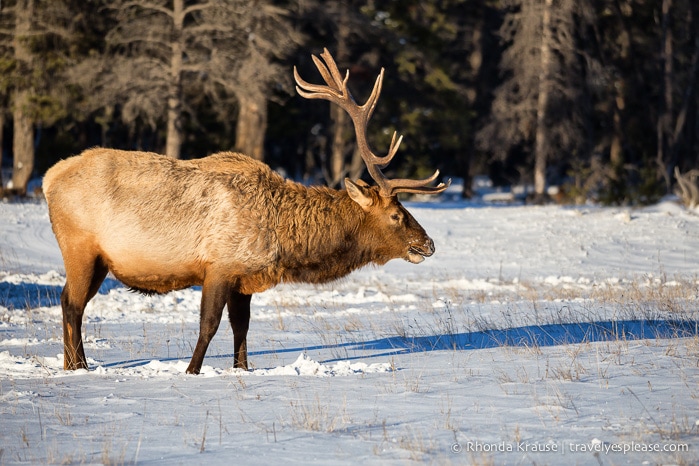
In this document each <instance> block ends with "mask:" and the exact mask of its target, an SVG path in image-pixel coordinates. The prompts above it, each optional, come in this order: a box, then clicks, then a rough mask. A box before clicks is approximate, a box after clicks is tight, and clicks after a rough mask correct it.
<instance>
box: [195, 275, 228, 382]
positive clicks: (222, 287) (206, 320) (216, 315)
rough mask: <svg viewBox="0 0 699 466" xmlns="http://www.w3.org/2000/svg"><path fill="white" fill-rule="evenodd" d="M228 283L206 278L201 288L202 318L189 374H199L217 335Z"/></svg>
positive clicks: (226, 296)
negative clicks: (205, 356)
mask: <svg viewBox="0 0 699 466" xmlns="http://www.w3.org/2000/svg"><path fill="white" fill-rule="evenodd" d="M228 288H229V286H228V284H227V283H225V282H223V283H221V282H218V281H216V279H211V280H208V281H207V280H204V286H203V287H202V290H201V320H200V322H199V339H197V346H195V347H194V354H193V355H192V360H191V361H190V363H189V367H187V373H188V374H198V373H199V371H200V370H201V365H202V363H203V362H204V355H205V354H206V350H207V348H208V347H209V343H210V342H211V339H212V338H213V337H214V335H216V330H218V325H219V324H220V323H221V315H222V314H223V306H225V305H226V299H227V298H228Z"/></svg>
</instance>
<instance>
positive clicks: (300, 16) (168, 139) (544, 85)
mask: <svg viewBox="0 0 699 466" xmlns="http://www.w3.org/2000/svg"><path fill="white" fill-rule="evenodd" d="M323 47H327V48H328V49H329V50H330V52H331V53H332V54H333V56H334V57H335V59H336V61H337V63H338V65H339V67H340V69H341V70H345V69H349V70H350V76H351V77H350V88H351V89H352V92H353V94H354V95H355V97H356V98H357V99H358V100H359V101H363V100H364V99H366V97H367V96H368V94H369V92H370V90H371V87H372V86H373V83H374V80H375V79H376V76H377V75H378V73H379V71H380V69H381V68H382V67H384V68H385V69H386V77H385V80H384V86H383V92H382V95H381V98H380V99H379V103H378V107H377V111H376V113H375V115H374V117H373V119H372V121H371V122H370V124H369V129H368V130H369V134H370V142H371V144H372V145H373V147H374V148H375V151H376V152H381V151H383V150H385V149H386V148H387V147H388V146H389V143H390V138H391V135H392V133H393V131H394V130H395V131H398V132H399V133H400V134H403V135H404V142H403V144H402V146H401V150H400V152H399V155H398V156H397V157H396V159H395V161H394V163H393V164H392V165H391V166H390V167H388V168H387V170H386V173H387V175H388V176H401V177H406V176H410V177H422V176H425V175H429V174H430V173H431V170H433V169H434V168H435V167H437V168H440V169H441V170H442V173H444V174H448V175H451V176H454V177H459V178H461V179H463V180H464V183H463V193H462V194H463V195H464V196H465V197H470V196H471V195H472V194H473V183H472V180H473V177H474V174H486V175H488V176H489V177H490V179H491V180H492V181H493V182H494V183H495V184H496V185H503V186H511V185H516V184H519V185H527V186H531V193H530V194H531V196H530V199H532V200H534V201H542V200H546V199H547V195H548V194H550V193H552V192H555V191H551V190H549V187H551V186H556V187H559V191H558V194H557V195H556V199H558V200H562V201H568V202H586V201H589V200H593V201H597V202H602V203H609V204H642V203H651V202H654V201H656V200H657V199H658V198H660V197H661V196H663V195H665V194H667V193H670V192H672V191H673V190H674V189H676V184H677V182H678V180H679V181H680V182H681V183H680V188H682V189H685V191H686V190H687V189H689V190H690V191H691V190H692V189H696V178H697V176H696V175H697V174H699V171H696V169H697V168H699V105H698V103H699V100H698V98H697V92H698V89H697V81H699V76H698V64H697V61H698V56H699V2H697V1H695V0H441V1H438V0H420V1H413V0H401V1H391V0H373V1H333V0H330V1H318V0H289V1H281V0H280V1H271V0H267V1H263V0H260V1H238V0H231V1H224V0H115V1H106V0H0V129H1V131H0V147H1V148H2V168H3V170H2V173H3V189H4V192H5V194H6V195H8V194H12V195H20V196H21V195H25V194H26V193H27V185H28V183H29V181H30V180H31V179H32V178H36V177H40V176H41V175H42V174H43V173H44V172H45V171H46V169H47V168H48V167H50V166H51V165H52V164H54V163H55V162H56V161H58V160H59V159H62V158H66V157H68V156H70V155H73V154H77V153H79V152H80V151H82V150H84V149H86V148H88V147H93V146H105V147H113V148H118V149H129V150H148V151H154V152H159V153H163V154H167V155H169V156H172V157H179V158H195V157H202V156H205V155H208V154H211V153H214V152H217V151H221V150H238V151H241V152H244V153H247V154H248V155H251V156H253V157H255V158H258V159H261V160H264V161H265V162H266V163H268V164H270V165H271V166H272V167H273V168H275V169H278V170H280V171H282V172H283V173H285V174H286V176H288V177H289V178H293V179H296V180H299V181H302V182H305V183H309V184H310V183H322V184H327V185H329V186H334V187H339V186H340V185H341V180H342V179H343V178H344V177H345V176H351V177H360V176H362V173H363V164H362V162H361V159H360V158H359V157H358V156H357V154H355V149H354V145H353V142H354V133H353V130H352V127H351V123H350V121H349V119H348V118H347V117H346V116H345V114H344V113H343V112H342V111H340V110H338V109H337V108H332V107H329V105H328V104H327V103H321V102H319V101H307V100H304V99H302V98H300V97H299V96H298V95H296V93H295V90H294V85H293V77H292V76H293V75H292V70H293V67H294V66H297V68H298V69H299V73H300V74H301V76H303V77H304V78H305V79H306V80H308V81H311V82H321V78H320V75H319V74H318V73H317V71H315V69H314V65H313V62H312V61H311V54H318V53H319V52H321V51H322V49H323ZM682 181H684V183H682ZM688 182H690V184H691V186H690V187H689V188H687V183H688ZM692 186H694V188H692ZM697 193H698V194H697V201H698V202H699V190H697Z"/></svg>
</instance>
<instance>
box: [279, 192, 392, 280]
mask: <svg viewBox="0 0 699 466" xmlns="http://www.w3.org/2000/svg"><path fill="white" fill-rule="evenodd" d="M283 198H284V201H283V202H282V203H281V206H280V207H281V208H280V209H279V222H278V230H277V238H278V241H279V245H280V256H279V266H280V270H281V280H282V281H285V282H304V283H325V282H329V281H333V280H337V279H339V278H341V277H344V276H345V275H347V274H349V273H350V272H352V271H353V270H356V269H358V268H360V267H362V266H364V265H367V264H369V263H371V262H374V261H377V259H379V260H380V258H377V257H376V253H374V252H373V250H372V247H371V245H370V242H369V241H368V240H367V237H368V236H370V235H367V234H366V232H365V231H364V230H365V228H366V225H365V217H366V213H365V212H364V211H363V210H362V208H361V207H360V206H359V205H358V204H357V203H356V202H354V201H353V200H352V199H350V197H349V196H348V194H347V191H344V190H340V191H338V190H335V189H331V188H325V187H310V188H306V187H304V186H300V185H298V184H296V183H288V184H287V192H286V193H285V196H283Z"/></svg>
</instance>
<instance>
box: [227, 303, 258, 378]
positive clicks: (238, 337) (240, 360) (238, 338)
mask: <svg viewBox="0 0 699 466" xmlns="http://www.w3.org/2000/svg"><path fill="white" fill-rule="evenodd" d="M251 298H252V295H249V294H241V293H238V292H235V291H234V292H231V294H230V295H229V296H228V302H227V304H228V319H229V320H230V321H231V328H232V329H233V351H234V359H233V364H234V367H235V368H236V369H243V370H248V345H247V335H248V327H249V325H250V299H251Z"/></svg>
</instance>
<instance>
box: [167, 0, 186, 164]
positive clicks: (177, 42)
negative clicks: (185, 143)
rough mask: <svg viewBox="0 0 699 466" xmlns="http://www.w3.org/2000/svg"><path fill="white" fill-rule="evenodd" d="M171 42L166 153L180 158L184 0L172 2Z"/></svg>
mask: <svg viewBox="0 0 699 466" xmlns="http://www.w3.org/2000/svg"><path fill="white" fill-rule="evenodd" d="M172 5H173V11H172V22H173V25H172V28H173V38H172V43H171V50H172V58H171V60H170V85H169V89H168V99H167V136H166V139H165V155H167V156H169V157H172V158H175V159H179V158H180V150H181V148H182V139H183V137H182V53H183V44H182V40H183V34H182V31H183V28H184V0H174V1H173V2H172Z"/></svg>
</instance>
